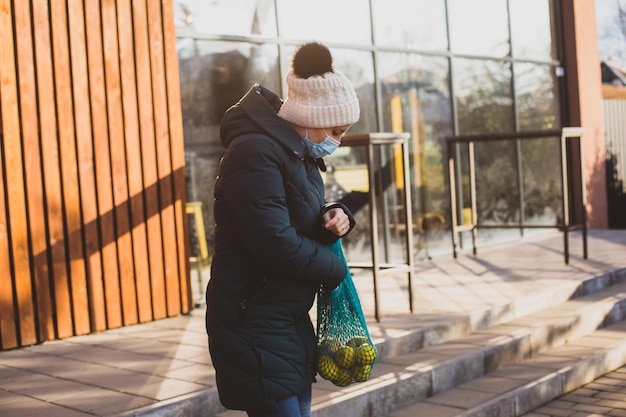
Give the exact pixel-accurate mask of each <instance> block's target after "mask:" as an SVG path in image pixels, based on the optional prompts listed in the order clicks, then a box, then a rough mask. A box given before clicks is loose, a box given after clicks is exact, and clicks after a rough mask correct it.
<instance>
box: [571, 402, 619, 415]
mask: <svg viewBox="0 0 626 417" xmlns="http://www.w3.org/2000/svg"><path fill="white" fill-rule="evenodd" d="M572 409H573V410H576V411H585V412H588V413H596V414H599V415H606V414H607V413H608V412H609V411H611V410H612V408H611V407H601V406H599V405H595V404H576V405H575V406H574V407H572Z"/></svg>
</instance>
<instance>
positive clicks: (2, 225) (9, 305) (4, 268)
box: [0, 26, 18, 349]
mask: <svg viewBox="0 0 626 417" xmlns="http://www.w3.org/2000/svg"><path fill="white" fill-rule="evenodd" d="M4 27H6V26H4ZM4 27H0V45H2V43H3V41H2V37H3V36H4V33H3V28H4ZM0 57H2V52H1V51H0ZM2 79H3V68H2V66H1V65H0V85H2V83H1V81H2ZM2 95H3V94H2V88H0V103H1V102H2ZM0 140H2V141H4V137H3V136H2V120H1V119H0ZM3 165H4V153H3V152H2V146H0V276H3V277H11V259H10V258H9V235H8V232H9V228H8V223H7V218H6V206H5V203H4V200H5V197H6V192H5V189H4V174H3V172H4V170H3ZM14 308H15V305H14V303H13V279H6V278H5V279H0V348H2V349H11V348H14V347H17V345H18V340H17V327H16V326H15V324H16V321H17V320H16V319H15V310H14Z"/></svg>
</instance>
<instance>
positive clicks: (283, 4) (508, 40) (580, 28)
mask: <svg viewBox="0 0 626 417" xmlns="http://www.w3.org/2000/svg"><path fill="white" fill-rule="evenodd" d="M174 10H175V14H176V18H175V25H176V28H177V39H178V40H177V48H178V54H179V63H180V73H181V91H182V94H181V97H182V108H183V126H184V134H185V151H186V172H187V181H188V196H189V198H190V200H193V201H199V202H202V205H203V212H204V215H205V218H207V219H208V221H207V223H208V224H211V223H212V220H211V218H212V214H211V204H212V203H211V202H212V181H213V178H214V176H215V170H216V168H217V165H218V163H219V159H220V157H221V155H222V153H223V149H222V146H221V144H220V141H219V122H220V118H221V116H222V114H223V113H224V111H225V110H226V109H227V108H228V107H229V106H230V105H232V104H234V103H235V102H236V101H237V99H238V98H239V97H240V96H241V95H243V93H244V92H245V91H247V90H248V89H249V88H250V86H251V85H252V84H253V83H260V84H263V85H264V86H266V87H268V88H270V89H272V90H274V91H276V92H278V93H279V94H280V95H282V96H283V97H284V96H285V84H284V82H283V79H284V74H285V73H286V71H287V70H288V68H289V57H290V55H291V54H292V53H293V52H294V50H295V48H296V47H297V46H298V45H299V44H301V43H302V42H306V41H310V40H317V41H321V42H324V43H325V44H327V45H328V46H329V47H330V48H331V51H332V53H333V56H334V60H335V66H336V67H337V68H339V69H340V70H341V71H342V72H344V73H345V74H346V75H347V76H348V77H349V78H350V79H351V80H352V81H353V83H354V84H355V87H356V89H357V92H358V96H359V98H360V101H361V119H360V121H359V122H358V123H357V124H356V125H355V126H353V128H352V129H351V131H350V133H368V132H409V133H410V134H411V142H410V149H411V158H410V159H411V168H410V169H411V178H412V180H413V181H412V184H411V186H412V190H413V193H412V195H413V200H414V202H413V207H412V211H413V214H414V223H415V225H416V231H415V233H416V239H415V242H416V248H415V253H416V256H417V257H418V258H419V257H422V256H430V255H431V254H433V253H435V252H446V251H448V252H449V251H450V239H449V237H448V234H447V230H449V227H450V221H451V216H450V203H449V200H450V199H449V188H448V178H447V175H448V174H447V172H446V170H447V165H446V159H447V155H446V140H447V138H449V137H453V136H459V135H461V136H464V135H476V134H498V133H507V134H508V133H512V132H529V131H542V130H546V131H547V130H551V129H560V128H561V127H565V126H581V127H583V128H584V132H585V133H584V138H583V140H582V142H583V153H582V155H583V158H584V164H583V166H584V171H585V186H586V191H587V193H586V194H587V201H586V209H587V214H588V225H589V227H591V228H605V227H607V215H606V211H607V208H606V186H605V182H604V134H603V131H602V114H601V112H602V109H601V100H602V97H601V86H600V70H599V65H598V62H599V59H598V47H597V35H596V26H595V17H594V16H595V15H594V2H593V1H585V0H565V1H554V0H411V1H407V0H345V1H339V2H338V1H332V0H321V1H317V2H310V1H301V0H256V1H254V0H239V1H232V0H229V1H220V0H217V1H213V2H205V1H200V0H176V1H175V2H174ZM459 152H460V153H461V156H462V157H461V166H460V167H459V173H458V175H459V182H460V183H466V182H467V175H468V174H467V173H468V167H467V166H468V163H465V162H464V161H465V160H466V159H467V153H468V150H467V148H463V147H461V148H460V149H459ZM391 153H392V154H393V152H391ZM568 155H569V158H570V159H571V162H572V166H580V162H579V161H578V160H577V158H579V151H578V148H577V147H576V146H574V147H573V149H569V150H568ZM385 157H386V156H385V155H383V156H382V158H383V159H385ZM387 157H388V158H393V155H388V156H387ZM463 158H465V160H464V159H463ZM475 158H476V164H477V166H476V173H477V178H476V193H477V197H478V199H477V201H478V207H477V208H478V219H477V220H478V221H479V222H481V223H492V224H498V223H503V224H507V223H516V222H520V220H521V219H523V221H524V223H526V224H557V223H558V222H559V221H561V220H562V218H563V209H562V206H561V200H562V198H563V190H562V188H561V187H560V180H559V176H560V165H559V163H558V161H559V150H558V143H556V142H555V141H551V140H547V139H545V140H542V139H539V140H535V141H528V142H524V143H523V144H519V143H511V142H509V143H505V142H502V143H500V142H491V143H489V144H479V145H477V146H476V154H475ZM383 162H384V161H383ZM328 165H330V166H331V168H332V170H331V171H332V172H331V173H330V174H328V175H327V178H326V179H327V182H329V192H330V194H331V195H330V197H337V196H339V197H345V196H346V195H348V196H349V197H355V199H357V200H358V196H359V195H360V194H362V193H366V192H367V191H368V190H367V186H366V173H365V171H364V166H365V162H364V155H363V154H362V152H359V150H357V149H348V148H345V149H341V148H340V150H339V151H338V152H336V153H335V154H333V156H332V157H331V158H329V160H328ZM465 188H466V189H467V188H468V186H467V185H465ZM337 192H339V195H337ZM468 192H469V191H467V190H465V191H463V192H461V195H460V196H459V197H460V199H461V200H463V199H465V203H463V201H461V207H466V206H467V204H468V202H469V197H468V195H467V194H468ZM578 194H580V193H578ZM572 198H573V199H574V200H576V199H579V200H580V199H581V198H583V197H582V195H574V196H573V197H572ZM520 202H521V203H520ZM391 206H393V204H391ZM356 207H357V211H359V209H360V207H361V206H360V205H358V204H357V205H356ZM389 210H391V211H390V212H389V213H387V214H388V216H387V217H388V219H387V220H386V221H387V223H385V221H383V222H382V224H383V225H385V224H386V225H387V226H389V225H390V224H389V222H391V223H393V216H394V213H393V207H390V208H389ZM573 211H574V212H573V213H571V214H572V216H573V217H574V218H578V219H579V220H580V218H581V213H580V211H581V210H573ZM358 214H359V213H357V215H358ZM460 215H461V217H462V216H463V212H461V213H460ZM364 218H367V217H364ZM389 219H391V220H389ZM361 224H362V225H363V222H361ZM391 226H393V225H391ZM209 229H210V228H209ZM207 236H208V241H209V246H210V245H211V230H208V232H207ZM515 236H519V232H515V231H511V230H509V231H506V232H502V233H496V232H485V233H480V234H479V240H480V239H482V240H483V241H484V242H487V241H490V240H491V241H493V240H498V239H500V238H507V237H515ZM357 237H358V234H357ZM355 240H358V239H355V238H354V237H353V238H352V241H349V242H347V243H348V246H350V244H351V243H354V244H355V245H356V246H355V247H362V246H359V245H358V243H359V242H356V241H355ZM366 244H367V242H366ZM348 251H350V250H349V249H348ZM365 253H367V251H365ZM351 254H352V256H357V254H355V252H354V251H352V253H351Z"/></svg>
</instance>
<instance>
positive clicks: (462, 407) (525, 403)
mask: <svg viewBox="0 0 626 417" xmlns="http://www.w3.org/2000/svg"><path fill="white" fill-rule="evenodd" d="M625 332H626V321H621V322H619V323H617V324H613V325H610V326H608V327H606V328H604V329H600V330H597V331H595V332H593V333H591V334H589V335H586V336H582V337H580V338H579V339H577V340H574V341H572V342H569V343H567V344H564V345H562V346H559V347H556V348H554V349H551V350H549V351H547V352H545V353H542V354H539V355H537V356H533V357H532V358H529V359H526V360H524V361H522V362H520V363H518V364H514V365H510V366H508V367H506V368H503V369H500V370H498V371H496V372H493V373H491V374H489V375H485V376H482V377H480V378H477V379H475V380H473V381H470V382H467V383H465V384H462V385H460V386H458V387H456V388H452V389H450V390H448V391H445V392H443V393H440V394H438V395H435V396H433V397H430V398H427V399H425V400H423V401H422V402H419V403H417V404H414V405H411V406H408V407H404V408H402V409H400V410H397V411H394V412H391V413H388V414H383V415H385V416H386V417H415V416H429V417H452V416H455V417H484V416H489V417H498V416H502V417H518V416H522V415H524V414H526V413H528V412H530V411H532V410H534V409H535V408H537V407H540V406H542V405H544V404H546V403H548V402H550V401H552V400H554V399H555V398H558V397H559V396H561V395H563V394H566V393H568V392H570V391H573V390H574V389H576V388H579V387H581V386H582V385H585V384H587V383H589V382H591V381H593V380H594V379H596V378H598V377H599V376H601V375H604V374H606V373H607V372H610V371H612V370H614V369H617V368H619V367H621V366H623V365H624V363H626V338H624V333H625Z"/></svg>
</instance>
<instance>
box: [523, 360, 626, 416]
mask: <svg viewBox="0 0 626 417" xmlns="http://www.w3.org/2000/svg"><path fill="white" fill-rule="evenodd" d="M548 416H550V417H597V416H612V417H626V367H623V368H620V369H618V370H616V371H615V372H611V373H609V374H606V375H604V376H603V377H601V378H598V379H596V380H595V381H594V382H592V383H591V384H587V385H585V386H584V387H582V388H579V389H577V390H575V391H573V392H571V393H569V394H566V395H564V396H562V397H560V398H559V399H557V400H555V401H552V402H550V403H549V404H546V405H545V406H543V407H540V408H538V409H536V410H534V411H533V412H531V413H528V414H526V415H524V417H548Z"/></svg>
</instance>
